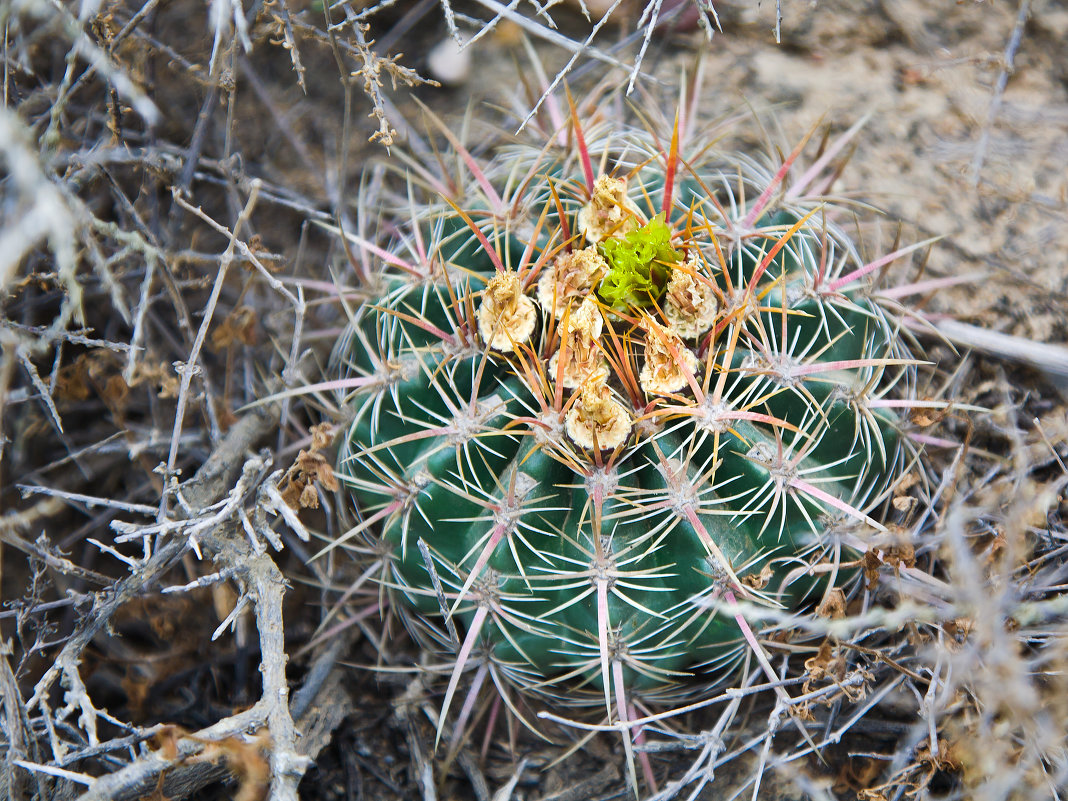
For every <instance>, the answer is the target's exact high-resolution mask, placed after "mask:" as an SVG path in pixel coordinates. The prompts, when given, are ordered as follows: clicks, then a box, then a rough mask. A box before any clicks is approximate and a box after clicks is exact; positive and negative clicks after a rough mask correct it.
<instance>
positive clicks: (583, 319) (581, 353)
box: [549, 298, 607, 389]
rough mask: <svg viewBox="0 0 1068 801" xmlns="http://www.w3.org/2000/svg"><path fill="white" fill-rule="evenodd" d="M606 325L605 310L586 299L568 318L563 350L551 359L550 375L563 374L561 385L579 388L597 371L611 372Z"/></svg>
mask: <svg viewBox="0 0 1068 801" xmlns="http://www.w3.org/2000/svg"><path fill="white" fill-rule="evenodd" d="M603 328H604V318H603V317H602V316H601V310H600V309H599V308H598V307H597V304H596V303H595V302H594V301H592V300H591V299H590V298H586V299H585V300H584V301H582V303H581V304H580V305H579V307H578V308H577V309H575V310H574V311H573V312H571V313H570V314H568V316H567V318H566V319H565V325H564V330H563V331H562V333H561V341H560V349H559V350H558V351H557V352H556V353H555V354H553V357H552V359H550V360H549V377H550V378H554V379H555V378H556V376H559V377H560V378H559V381H560V385H561V386H563V387H566V388H567V389H577V388H578V387H580V386H582V383H583V382H584V381H585V380H586V379H587V378H589V377H590V376H591V375H593V374H594V373H595V372H607V367H606V365H605V360H604V356H603V355H602V353H601V347H600V343H601V331H602V329H603ZM561 360H563V364H562V365H561V364H560V362H561Z"/></svg>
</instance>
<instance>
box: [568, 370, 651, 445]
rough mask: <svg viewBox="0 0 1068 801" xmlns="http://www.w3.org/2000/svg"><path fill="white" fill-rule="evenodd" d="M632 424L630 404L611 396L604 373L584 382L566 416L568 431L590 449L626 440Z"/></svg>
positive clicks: (572, 438) (618, 443)
mask: <svg viewBox="0 0 1068 801" xmlns="http://www.w3.org/2000/svg"><path fill="white" fill-rule="evenodd" d="M633 424H634V421H633V420H632V419H631V416H630V413H629V412H628V411H627V408H626V407H625V406H624V405H623V404H622V403H620V402H619V401H617V400H615V399H614V398H613V397H612V390H611V389H609V387H608V385H607V384H605V376H604V374H603V373H598V374H597V375H595V376H594V377H592V378H591V379H590V380H589V381H587V382H586V383H585V384H583V385H582V389H580V390H579V396H578V397H577V398H576V399H575V402H574V403H573V404H572V406H571V408H570V409H569V410H568V412H567V417H566V418H565V426H566V428H567V435H568V436H569V437H571V440H572V441H573V442H574V443H575V444H576V445H578V446H579V447H581V448H586V449H588V450H612V449H613V448H618V447H619V446H620V445H622V444H623V443H624V442H626V440H627V436H628V435H629V434H630V429H631V426H633Z"/></svg>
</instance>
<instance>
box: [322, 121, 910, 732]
mask: <svg viewBox="0 0 1068 801" xmlns="http://www.w3.org/2000/svg"><path fill="white" fill-rule="evenodd" d="M573 116H576V117H577V116H579V115H573ZM660 133H661V134H662V135H661V136H659V137H658V136H656V135H654V134H652V133H649V132H647V131H645V130H641V129H624V130H621V129H620V128H619V127H617V126H616V125H610V124H608V123H604V124H598V123H597V122H596V120H594V121H588V122H587V124H586V125H585V126H581V125H579V124H577V122H572V123H570V125H569V126H568V127H567V128H566V130H562V131H558V132H555V133H549V134H547V135H546V140H544V141H539V142H534V143H532V144H529V145H527V144H522V143H520V144H514V143H513V144H511V145H508V146H502V147H501V148H499V149H497V150H495V151H493V152H492V153H491V154H490V155H489V156H488V157H487V158H485V159H482V160H480V159H478V158H476V157H475V156H473V155H472V154H470V153H468V152H467V151H466V150H464V149H463V148H462V147H461V146H460V145H459V143H457V142H456V141H455V140H453V145H454V146H455V147H456V148H457V149H458V152H459V158H458V159H457V163H462V164H464V165H465V167H464V169H465V174H466V176H467V177H466V178H465V179H464V181H460V182H456V183H454V184H452V185H449V184H446V183H445V182H443V181H441V182H439V179H438V178H436V177H435V176H434V174H433V172H432V171H431V170H417V171H415V172H414V173H413V174H414V175H415V176H416V178H414V179H413V181H412V185H411V187H410V188H409V196H410V197H414V198H418V196H419V194H420V192H421V191H423V190H424V189H426V188H427V186H429V189H430V190H431V191H429V192H427V194H428V195H430V194H432V193H433V191H434V190H437V191H438V192H440V193H441V194H442V195H444V197H442V198H440V199H438V200H433V199H431V200H427V201H426V202H425V203H424V202H420V201H418V200H412V201H411V207H412V208H414V211H413V212H412V213H411V214H410V222H409V224H407V225H403V226H398V227H397V228H396V233H395V234H394V235H393V236H392V239H391V240H390V244H389V245H388V246H385V247H380V246H377V245H375V244H373V243H370V242H366V241H364V240H362V239H359V238H358V237H353V240H354V241H357V242H358V244H359V245H360V246H361V247H363V249H364V250H363V252H364V254H365V255H367V256H369V258H370V259H371V261H372V263H373V264H374V265H375V267H374V270H373V271H372V272H373V276H372V277H371V278H370V281H371V284H370V285H371V287H372V296H371V298H370V299H369V300H368V301H367V302H366V303H365V304H364V305H363V307H362V308H361V309H360V310H359V311H358V312H357V313H356V315H355V317H354V320H353V323H352V325H351V326H350V328H349V331H348V335H347V336H346V337H345V338H343V340H342V341H341V342H340V343H339V345H338V348H337V361H338V363H339V364H340V365H341V368H342V370H343V372H344V374H345V375H346V376H347V381H346V382H345V385H346V387H347V392H348V394H347V395H346V398H345V402H346V404H347V405H348V408H349V409H350V410H351V412H352V421H351V425H350V427H349V428H348V430H347V433H346V434H345V435H344V436H343V446H342V449H341V450H342V452H341V456H340V461H339V468H338V472H339V474H340V476H341V478H342V480H343V482H344V483H345V485H346V490H345V491H346V492H347V494H348V496H349V497H350V498H351V500H352V502H354V504H355V507H356V508H357V509H358V511H359V515H360V517H359V520H360V522H359V524H358V525H357V526H355V527H354V528H353V530H352V532H350V535H349V536H350V537H355V536H361V537H365V538H366V539H367V540H369V541H370V543H371V546H372V547H373V549H374V552H375V553H376V554H377V555H378V556H379V558H380V561H381V563H382V564H384V565H385V570H384V575H383V576H382V579H381V580H382V584H383V586H384V587H385V588H386V589H387V590H388V593H389V595H390V597H391V598H392V601H393V604H394V605H395V607H396V608H397V609H399V610H400V612H401V614H402V616H403V617H404V619H405V621H406V623H407V624H408V628H409V629H410V630H411V631H412V632H413V633H414V634H415V635H416V636H417V638H418V639H419V640H420V642H421V643H422V644H423V645H424V646H425V647H427V648H429V649H432V650H433V651H434V652H436V653H438V654H439V655H440V654H442V653H446V654H449V655H450V656H449V657H448V659H449V660H450V663H451V664H452V665H453V668H452V669H451V671H450V672H451V678H450V681H449V684H448V687H447V690H446V695H445V699H446V700H445V707H446V709H445V710H443V715H442V717H443V719H444V718H445V717H446V713H447V711H448V708H449V706H450V704H451V703H452V701H453V699H454V696H455V694H456V691H457V688H458V685H459V682H460V678H461V675H462V674H465V673H468V672H469V671H475V674H474V675H476V679H475V682H476V684H477V682H479V681H481V680H482V679H484V678H485V676H486V675H487V673H489V674H490V675H492V677H493V681H494V683H495V684H496V685H497V686H498V688H501V689H502V690H506V691H508V692H511V691H512V690H514V689H519V690H522V691H524V692H525V693H528V694H535V695H540V696H543V697H548V698H552V699H555V701H556V702H559V701H563V702H566V703H567V704H571V705H590V706H593V705H597V706H599V707H600V708H601V710H602V712H603V713H604V714H606V715H607V717H608V718H609V720H610V721H620V722H622V723H624V724H626V722H627V721H629V720H632V719H634V714H635V713H634V709H633V707H632V703H633V702H634V700H635V699H638V698H641V699H643V701H642V703H652V702H655V701H656V700H657V699H658V698H659V699H664V698H670V697H672V696H678V695H682V694H684V693H686V692H688V691H690V690H691V689H692V688H693V687H694V686H695V683H696V686H700V685H701V683H702V681H703V682H704V684H705V685H707V683H709V682H712V681H718V680H720V679H722V678H723V677H724V676H728V675H730V673H729V669H730V667H731V665H732V664H734V663H735V662H736V661H737V660H738V659H739V658H740V657H741V656H743V655H744V653H745V649H746V648H747V647H757V645H756V641H755V639H754V638H753V637H752V635H751V633H750V632H748V629H747V627H746V624H745V621H744V618H743V617H742V616H741V615H736V614H733V613H732V612H730V611H727V612H725V611H724V603H727V604H730V603H733V602H734V601H736V600H738V601H741V600H746V601H748V602H749V603H752V604H758V605H768V606H771V607H777V608H782V609H786V610H794V609H800V608H802V606H803V605H804V604H806V603H810V602H814V601H815V602H818V600H819V597H820V594H822V593H826V592H828V591H829V588H832V587H834V586H837V585H840V584H841V583H842V582H844V581H847V580H848V579H849V576H850V575H851V574H850V571H849V570H848V569H846V568H845V567H840V566H841V565H843V564H844V563H847V562H849V561H850V560H853V559H855V558H856V556H857V553H856V550H855V549H856V548H857V547H858V544H859V543H860V541H861V540H860V538H858V536H856V534H855V532H856V530H857V529H858V528H864V527H875V528H881V526H880V524H879V523H878V522H877V521H876V520H874V519H873V517H874V516H875V514H876V513H875V512H874V511H873V510H874V509H875V508H876V507H877V506H878V505H879V503H880V502H881V501H882V500H885V499H886V498H887V497H888V496H889V494H890V488H891V487H892V486H893V483H894V481H895V478H896V476H897V475H898V474H899V473H900V471H901V470H902V466H903V464H904V463H905V462H906V461H907V458H906V455H905V454H906V450H907V449H906V448H905V447H904V446H905V444H906V443H905V437H904V434H903V432H904V425H903V420H902V419H901V409H902V408H904V407H907V406H908V405H909V403H910V400H909V392H910V391H911V387H912V384H913V382H912V381H911V373H912V371H913V369H914V368H913V365H914V362H913V357H912V356H911V355H910V353H909V350H908V348H907V345H906V343H905V342H903V340H902V336H901V330H900V326H899V325H898V323H897V322H895V319H894V318H893V316H892V315H891V314H889V313H888V311H887V310H886V309H885V308H884V307H883V305H882V304H881V303H880V301H879V299H878V298H877V296H876V294H875V293H874V292H873V291H872V287H871V284H870V277H871V274H872V273H874V272H875V271H876V270H877V269H878V268H879V267H881V266H882V265H884V264H886V263H888V262H889V261H891V260H893V258H895V257H897V256H898V255H900V253H903V252H905V251H901V252H899V253H895V254H891V255H890V256H887V257H883V258H881V259H879V260H877V261H874V262H869V261H866V260H865V259H864V258H862V256H861V254H860V252H859V250H858V247H857V246H856V245H855V244H854V243H853V241H851V239H850V237H849V236H848V235H847V234H846V233H845V230H844V226H841V225H840V221H843V220H844V221H846V222H848V221H849V220H851V219H852V218H851V212H849V211H848V210H845V211H844V209H843V207H841V206H836V205H835V204H834V203H833V202H832V201H831V200H829V199H828V198H826V197H824V196H816V195H815V193H814V189H813V187H820V186H825V185H826V184H825V183H821V182H823V176H824V175H825V173H826V172H827V170H826V167H827V164H828V163H829V162H830V158H829V157H828V156H829V155H830V154H828V156H824V157H823V158H821V159H820V160H818V161H817V162H816V163H814V164H813V165H811V167H810V168H809V169H808V170H805V171H803V174H800V175H797V176H796V177H793V176H794V174H793V172H792V171H793V170H795V166H794V162H795V160H796V158H797V157H798V155H799V153H800V152H802V148H801V147H799V148H798V149H797V150H796V151H795V152H794V153H792V154H791V155H790V156H789V158H787V159H785V160H784V161H783V162H782V163H780V164H778V165H774V166H768V165H766V164H763V163H761V161H760V160H759V159H757V158H753V157H750V156H747V155H744V154H742V155H739V154H730V153H721V152H718V151H717V150H716V149H715V148H714V147H712V146H711V145H709V143H708V142H705V141H700V139H699V137H691V140H692V141H685V137H682V136H680V135H679V128H678V125H677V124H676V127H675V130H674V134H673V132H672V130H671V129H670V127H669V128H668V130H667V131H666V135H663V134H664V133H665V132H660ZM796 172H798V173H802V170H800V168H796ZM854 524H855V525H854ZM846 530H852V531H853V532H854V534H853V535H851V536H843V535H842V532H843V531H846ZM476 669H477V670H476ZM510 706H511V707H512V709H513V711H516V708H515V705H514V704H511V703H510ZM467 712H468V705H467V704H465V705H464V711H463V713H462V714H464V715H466V714H467Z"/></svg>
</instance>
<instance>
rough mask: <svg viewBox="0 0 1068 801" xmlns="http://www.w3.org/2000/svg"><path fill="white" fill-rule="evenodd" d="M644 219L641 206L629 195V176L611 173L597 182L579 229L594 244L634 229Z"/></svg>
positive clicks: (583, 212)
mask: <svg viewBox="0 0 1068 801" xmlns="http://www.w3.org/2000/svg"><path fill="white" fill-rule="evenodd" d="M645 221H646V217H645V215H644V214H643V213H642V210H641V209H640V208H638V206H637V205H636V204H635V203H634V201H633V200H631V199H630V198H629V197H628V196H627V179H626V178H612V177H610V176H608V175H602V176H600V177H599V178H598V179H597V180H596V181H595V182H594V184H593V197H591V198H590V202H589V203H587V204H586V205H585V206H583V208H582V211H580V212H579V214H578V228H579V231H580V232H581V233H582V235H583V236H585V237H586V241H587V242H589V243H591V244H593V245H597V244H600V243H601V242H603V241H604V240H606V239H608V237H610V236H623V235H624V234H626V233H629V232H630V231H634V230H636V229H637V228H639V227H640V226H642V225H644V224H645Z"/></svg>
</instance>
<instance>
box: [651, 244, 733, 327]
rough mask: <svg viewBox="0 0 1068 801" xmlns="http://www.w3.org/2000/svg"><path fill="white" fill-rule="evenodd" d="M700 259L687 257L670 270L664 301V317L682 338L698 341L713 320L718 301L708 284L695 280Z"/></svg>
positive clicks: (717, 308)
mask: <svg viewBox="0 0 1068 801" xmlns="http://www.w3.org/2000/svg"><path fill="white" fill-rule="evenodd" d="M699 268H700V258H699V257H698V256H696V255H691V256H689V257H688V258H687V259H686V261H685V263H684V264H683V265H682V267H681V268H675V269H674V270H672V271H671V277H670V278H669V279H668V285H667V293H666V296H665V299H664V317H665V318H666V319H667V321H668V322H669V323H670V324H671V327H672V328H673V329H674V330H675V332H676V333H678V335H679V336H680V337H682V338H683V339H697V338H698V337H699V336H701V335H702V334H703V333H705V332H706V331H707V330H708V329H710V328H711V327H712V324H713V323H714V322H715V321H716V313H717V312H718V311H719V301H718V300H717V299H716V293H715V292H714V291H713V290H712V286H711V285H710V284H708V283H705V282H703V281H700V280H698V279H697V278H696V277H695V276H697V275H700V274H701V273H700V269H699Z"/></svg>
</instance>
